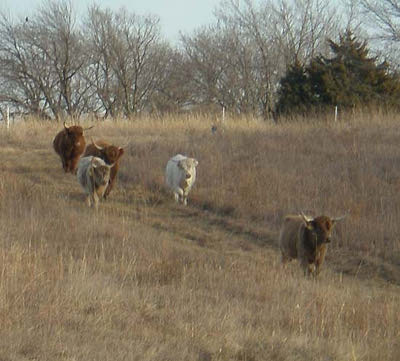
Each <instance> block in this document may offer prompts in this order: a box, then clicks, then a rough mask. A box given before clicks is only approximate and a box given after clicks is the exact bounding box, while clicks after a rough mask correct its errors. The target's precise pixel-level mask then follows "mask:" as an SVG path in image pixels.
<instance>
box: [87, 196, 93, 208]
mask: <svg viewBox="0 0 400 361" xmlns="http://www.w3.org/2000/svg"><path fill="white" fill-rule="evenodd" d="M86 204H87V206H88V207H90V206H91V205H92V202H91V195H90V194H87V195H86Z"/></svg>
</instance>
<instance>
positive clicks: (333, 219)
mask: <svg viewBox="0 0 400 361" xmlns="http://www.w3.org/2000/svg"><path fill="white" fill-rule="evenodd" d="M349 214H350V211H347V212H346V213H345V214H343V216H340V217H335V218H332V221H333V222H337V221H341V220H342V219H344V218H346V217H347V216H348V215H349Z"/></svg>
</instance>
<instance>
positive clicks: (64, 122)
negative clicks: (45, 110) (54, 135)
mask: <svg viewBox="0 0 400 361" xmlns="http://www.w3.org/2000/svg"><path fill="white" fill-rule="evenodd" d="M63 124H64V128H65V129H66V130H68V127H67V126H66V125H65V121H64V123H63Z"/></svg>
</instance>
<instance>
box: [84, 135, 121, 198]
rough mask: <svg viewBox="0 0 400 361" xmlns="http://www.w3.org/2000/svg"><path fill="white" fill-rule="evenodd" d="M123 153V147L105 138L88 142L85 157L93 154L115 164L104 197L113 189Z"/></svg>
mask: <svg viewBox="0 0 400 361" xmlns="http://www.w3.org/2000/svg"><path fill="white" fill-rule="evenodd" d="M123 154H124V149H123V148H121V147H117V146H115V145H112V144H110V143H108V142H106V141H105V140H98V141H97V142H96V143H95V142H94V140H93V139H92V144H88V146H87V147H86V150H85V154H84V156H85V157H87V156H89V155H93V156H95V157H99V158H101V159H103V160H104V161H105V162H106V163H107V164H108V165H112V164H113V166H112V168H111V172H110V181H109V184H108V186H107V189H106V191H105V193H104V198H107V197H108V195H109V194H110V192H111V189H112V188H113V186H114V183H115V181H116V176H117V173H118V169H119V160H120V158H121V157H122V155H123Z"/></svg>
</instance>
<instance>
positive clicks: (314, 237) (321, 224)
mask: <svg viewBox="0 0 400 361" xmlns="http://www.w3.org/2000/svg"><path fill="white" fill-rule="evenodd" d="M346 216H347V215H344V216H341V217H337V218H330V217H328V216H319V217H315V218H310V217H307V216H305V215H304V214H303V213H301V217H302V218H303V221H304V225H305V227H306V229H307V230H308V231H309V232H308V234H309V235H310V236H311V239H310V241H312V243H313V245H314V246H319V245H321V244H324V243H329V242H331V234H332V229H333V226H334V225H335V223H336V222H337V221H340V220H341V219H343V218H345V217H346Z"/></svg>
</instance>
